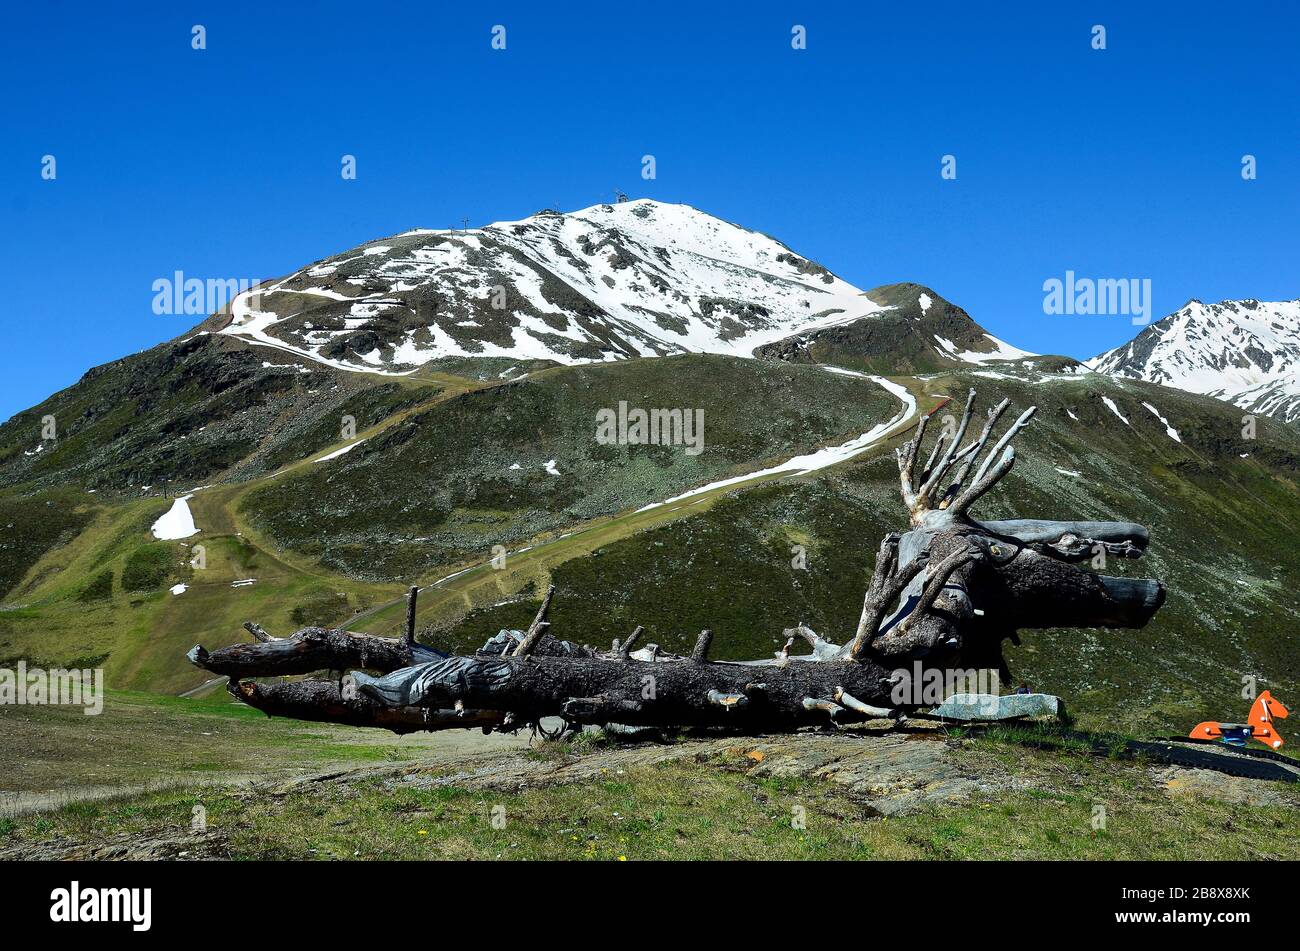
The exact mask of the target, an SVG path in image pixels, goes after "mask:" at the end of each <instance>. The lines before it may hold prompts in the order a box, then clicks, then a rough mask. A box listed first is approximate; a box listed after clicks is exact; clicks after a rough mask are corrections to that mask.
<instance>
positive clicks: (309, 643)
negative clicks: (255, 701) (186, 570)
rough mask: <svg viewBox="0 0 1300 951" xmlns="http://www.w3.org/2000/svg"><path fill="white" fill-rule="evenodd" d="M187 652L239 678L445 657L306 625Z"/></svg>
mask: <svg viewBox="0 0 1300 951" xmlns="http://www.w3.org/2000/svg"><path fill="white" fill-rule="evenodd" d="M187 656H188V657H189V660H190V663H192V664H194V665H196V666H198V667H202V668H203V669H204V670H210V671H212V672H213V673H214V674H224V675H226V676H228V677H231V678H233V679H239V678H241V677H284V676H292V675H295V674H310V673H313V672H314V671H317V670H347V669H350V668H353V667H356V668H361V669H364V670H378V671H382V672H387V671H390V670H398V669H400V668H402V667H410V666H411V665H412V664H423V663H428V662H429V661H431V660H437V659H439V658H440V657H444V656H446V655H444V654H443V653H442V652H441V651H435V650H433V649H432V648H428V647H425V646H424V645H423V644H416V643H414V642H412V643H410V644H407V643H406V642H404V641H400V640H393V639H392V638H388V637H376V636H375V635H373V634H359V633H356V634H354V633H351V632H349V631H337V630H333V629H331V628H325V627H306V628H303V629H302V630H301V631H298V632H297V633H295V634H293V635H292V636H290V637H279V638H272V639H271V640H269V641H259V642H258V643H256V644H231V645H230V646H228V647H222V648H219V649H217V650H215V651H212V652H208V651H207V650H205V649H204V648H203V647H202V646H201V645H195V646H194V647H193V648H191V649H190V652H189V654H188V655H187Z"/></svg>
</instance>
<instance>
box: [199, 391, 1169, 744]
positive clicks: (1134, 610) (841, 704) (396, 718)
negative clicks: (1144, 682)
mask: <svg viewBox="0 0 1300 951" xmlns="http://www.w3.org/2000/svg"><path fill="white" fill-rule="evenodd" d="M974 397H975V394H974V391H973V390H972V391H971V393H970V395H969V397H968V399H967V402H966V410H965V413H964V414H963V416H962V419H961V422H960V424H959V426H958V427H957V428H956V430H955V432H952V433H944V434H942V435H941V436H940V437H939V440H938V442H937V443H936V444H935V446H934V448H933V450H932V451H931V452H930V454H929V457H928V461H927V462H926V464H925V466H924V467H922V468H920V469H919V470H918V466H917V463H918V459H919V450H920V446H921V444H922V440H923V439H924V436H925V430H926V425H927V422H928V419H929V417H922V418H921V420H920V421H919V423H918V425H917V428H916V433H915V436H914V437H913V439H912V440H911V441H909V442H908V443H906V444H905V445H904V446H903V447H901V448H900V449H899V450H898V466H899V480H900V487H901V493H902V496H903V500H904V503H905V504H906V506H907V509H908V512H909V516H910V519H911V528H910V530H909V531H907V532H905V533H902V534H899V535H891V536H888V537H887V538H886V539H885V540H884V542H883V543H882V545H881V547H880V551H879V553H878V555H877V559H876V566H875V572H874V574H873V576H872V579H871V582H870V585H869V586H868V589H867V593H866V597H865V599H864V603H863V607H862V612H861V618H860V620H859V623H858V626H857V629H856V630H855V631H854V632H852V635H851V637H848V638H846V639H845V642H844V643H843V644H842V645H840V644H836V643H831V642H830V641H828V640H826V639H825V638H822V637H820V636H819V635H817V634H816V633H815V632H813V631H811V630H809V629H808V628H807V627H805V626H804V625H802V624H800V625H798V626H797V627H795V628H791V629H788V630H787V631H786V632H785V633H786V635H787V638H788V640H787V642H786V644H785V647H784V648H783V649H782V650H781V651H780V652H779V653H778V654H777V655H776V656H775V657H774V658H771V659H760V660H753V661H745V662H710V661H709V660H708V653H709V648H710V645H711V642H712V637H713V635H712V632H710V631H707V630H706V631H704V632H702V633H701V635H700V637H699V639H698V641H697V644H696V647H695V650H694V651H692V653H691V655H690V656H689V657H673V656H667V655H663V654H661V653H660V652H659V651H658V649H657V648H656V647H655V646H654V645H648V646H647V647H645V648H642V649H639V650H636V651H633V650H632V646H633V644H634V643H635V642H636V641H637V639H638V637H639V636H640V634H641V629H640V628H637V630H636V631H634V632H632V634H631V635H630V636H629V637H628V638H626V639H625V640H624V641H623V642H622V643H621V644H620V643H619V642H618V641H617V640H616V641H615V642H614V645H613V648H612V649H611V650H610V651H608V652H598V651H596V650H594V649H593V648H588V647H580V646H578V645H574V644H571V643H569V642H567V641H562V640H559V639H557V638H555V637H553V636H552V635H551V634H550V632H549V626H550V625H549V622H548V621H547V614H548V611H549V608H550V605H551V602H552V599H553V597H554V594H555V591H554V588H551V589H550V590H548V591H547V592H546V595H545V597H544V598H543V600H542V604H541V607H540V609H539V610H538V612H537V616H536V617H535V618H534V620H533V623H532V624H531V625H530V626H529V628H528V630H527V631H526V632H525V631H503V632H501V633H500V634H498V635H497V636H496V637H494V638H492V639H491V640H490V641H489V642H488V643H487V644H485V645H484V648H483V649H481V650H480V651H479V652H478V653H477V654H476V655H474V656H453V657H448V656H445V655H443V654H441V653H440V652H437V651H434V650H432V649H431V648H426V647H423V646H422V645H419V644H417V643H416V642H415V637H414V624H415V610H414V609H415V598H416V595H417V593H418V591H417V589H414V588H413V589H412V591H411V599H410V605H409V607H410V609H409V612H408V618H407V629H406V634H405V636H404V637H403V638H401V639H398V640H390V639H387V638H379V637H374V636H372V635H367V634H349V633H345V632H342V631H332V630H327V629H323V628H307V629H305V630H302V631H299V632H297V633H296V634H294V635H293V636H292V637H289V638H285V639H282V640H280V639H275V638H271V637H270V636H269V635H267V634H266V633H265V632H264V631H262V630H261V629H260V628H258V627H257V626H256V625H247V627H248V629H249V631H250V632H251V633H252V634H253V635H254V637H255V638H256V639H257V641H258V643H255V644H239V645H233V646H231V647H226V648H222V649H220V650H217V651H213V652H211V653H209V652H207V651H205V650H204V649H203V648H202V647H195V648H194V649H193V651H191V654H190V659H191V660H192V661H193V662H194V663H196V664H198V665H199V666H201V667H204V668H205V669H207V670H210V671H212V672H214V673H221V674H227V675H229V676H230V677H231V678H232V680H233V681H235V682H233V683H232V685H231V691H232V693H234V694H235V695H236V696H238V697H240V698H241V699H243V700H244V701H245V702H247V703H249V704H251V705H253V706H255V707H257V708H258V709H261V710H263V711H265V712H266V713H268V714H269V715H273V716H291V717H297V718H299V719H314V720H327V721H330V722H338V723H347V724H351V725H357V726H381V727H385V728H387V729H391V730H394V731H396V732H399V733H400V732H411V731H414V730H429V729H446V728H450V727H464V726H480V727H482V728H483V729H486V730H492V729H513V728H518V727H519V726H523V725H526V724H536V723H537V722H538V721H539V720H540V719H542V718H543V717H551V716H555V717H563V718H564V719H565V720H566V721H568V722H569V723H570V724H574V725H576V724H609V723H616V724H622V725H627V726H660V727H730V728H734V729H741V730H747V731H771V730H794V729H798V728H800V727H804V726H814V725H826V724H829V723H836V724H843V723H858V722H862V721H864V720H868V719H873V718H878V717H882V716H889V717H895V718H902V717H904V716H906V715H907V714H908V713H909V712H913V711H916V710H918V709H921V708H924V707H927V706H936V705H938V704H939V703H942V702H943V700H945V699H946V698H947V696H948V694H949V693H950V692H952V690H953V687H952V683H953V678H955V677H958V676H961V675H967V674H970V673H973V672H976V671H982V670H987V671H991V672H996V673H997V674H999V675H1001V676H1003V677H1007V676H1009V674H1010V672H1009V671H1008V670H1007V666H1006V662H1005V660H1004V658H1003V656H1002V649H1001V645H1002V642H1003V640H1005V639H1008V638H1010V639H1012V640H1015V639H1016V632H1017V631H1018V630H1021V629H1025V628H1038V627H1140V626H1142V625H1144V624H1146V623H1147V622H1148V621H1149V620H1150V618H1151V617H1152V615H1153V614H1154V613H1155V611H1156V610H1158V609H1159V607H1160V605H1161V604H1162V603H1163V601H1164V595H1165V592H1164V588H1163V586H1162V585H1161V584H1160V583H1159V582H1157V581H1149V580H1133V579H1126V578H1112V577H1107V576H1103V575H1097V574H1092V573H1089V572H1086V571H1082V570H1080V568H1079V567H1077V564H1078V563H1079V562H1082V561H1085V560H1087V559H1089V558H1096V557H1097V556H1099V555H1100V556H1103V557H1104V556H1105V555H1107V554H1112V555H1119V556H1122V557H1127V558H1136V557H1140V556H1141V555H1142V554H1143V553H1144V552H1145V550H1146V548H1147V545H1148V542H1149V538H1148V533H1147V531H1146V529H1145V528H1143V527H1142V526H1140V525H1135V524H1132V523H1127V522H1084V521H1070V520H1066V521H1052V520H1043V519H1006V520H997V521H987V522H981V521H977V520H975V519H973V518H972V517H970V515H969V514H968V511H969V509H970V507H971V506H972V505H973V504H974V503H975V502H976V501H977V500H978V499H979V498H980V497H981V496H982V495H983V494H985V493H986V492H988V491H989V490H990V489H991V488H992V487H993V486H994V485H995V484H996V483H997V482H998V481H999V480H1000V479H1002V478H1003V477H1004V476H1005V475H1006V474H1007V473H1008V472H1009V471H1010V470H1011V468H1012V466H1013V464H1014V462H1015V450H1014V448H1013V447H1012V446H1011V445H1010V443H1011V440H1012V439H1013V438H1014V437H1015V435H1016V434H1017V433H1018V432H1020V431H1021V430H1022V429H1023V428H1024V427H1025V426H1026V425H1028V423H1029V421H1030V419H1031V418H1032V416H1033V413H1034V410H1033V408H1032V407H1031V408H1030V409H1029V410H1027V411H1026V412H1024V413H1023V414H1021V416H1020V417H1019V418H1018V419H1017V420H1016V422H1015V423H1014V424H1013V425H1012V426H1011V427H1010V428H1009V429H1008V430H1007V431H1006V432H1005V433H1004V434H1003V435H1002V437H1001V438H1000V439H999V440H997V442H996V443H995V444H994V445H993V447H992V449H991V450H990V451H989V452H988V454H987V456H986V457H985V458H984V459H983V461H982V462H980V463H979V465H978V466H976V462H977V460H978V458H979V456H980V455H981V453H982V452H983V450H984V447H985V445H986V444H987V443H988V442H989V440H990V439H991V436H992V432H993V428H994V426H995V424H996V422H997V420H998V418H999V417H1000V416H1001V414H1002V413H1003V412H1004V411H1005V409H1006V406H1007V402H1006V401H1005V400H1004V401H1003V402H1002V403H1000V404H999V405H998V406H996V407H994V408H993V410H991V411H990V412H989V414H988V419H987V422H986V424H985V425H984V427H983V431H982V433H981V434H980V436H979V437H977V438H976V439H974V440H973V441H972V442H971V443H969V444H967V445H966V446H964V447H961V448H959V446H960V444H961V441H962V439H963V437H964V434H965V432H966V430H967V427H968V425H969V423H970V420H971V408H972V405H973V402H974ZM798 639H802V640H805V641H807V642H808V644H809V645H810V646H811V649H812V652H811V653H810V654H808V655H804V656H798V655H792V654H791V652H790V650H791V647H792V646H793V644H794V643H795V641H796V640H798ZM322 669H330V670H343V669H352V670H353V671H354V672H353V673H352V674H351V675H350V679H347V680H345V681H343V683H344V684H345V687H340V685H339V683H336V682H332V681H305V682H299V683H282V684H274V685H262V684H252V683H248V682H241V680H242V678H247V677H257V676H275V675H294V674H304V673H309V672H311V671H316V670H322ZM366 671H371V672H374V673H373V674H372V673H367V672H366ZM376 674H377V675H378V676H376ZM936 682H937V684H938V686H937V687H935V686H934V684H935V683H936ZM353 687H355V688H356V689H355V690H353V689H352V688H353ZM936 691H937V694H936ZM992 692H994V693H996V692H997V689H996V686H994V688H993V691H992Z"/></svg>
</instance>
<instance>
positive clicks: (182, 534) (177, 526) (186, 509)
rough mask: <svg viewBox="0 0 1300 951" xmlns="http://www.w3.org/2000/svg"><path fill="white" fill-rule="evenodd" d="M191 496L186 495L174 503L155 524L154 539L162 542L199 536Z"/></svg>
mask: <svg viewBox="0 0 1300 951" xmlns="http://www.w3.org/2000/svg"><path fill="white" fill-rule="evenodd" d="M190 498H191V497H190V496H188V495H185V496H182V497H181V498H179V499H177V500H176V501H175V502H173V503H172V507H171V508H169V509H168V510H167V511H166V512H165V513H163V515H162V516H161V517H160V518H159V519H158V521H156V522H154V523H153V528H152V529H151V530H152V532H153V537H154V538H157V539H159V540H160V541H175V540H176V539H178V538H189V537H190V536H191V535H197V534H198V532H199V529H198V526H197V525H195V524H194V515H193V514H192V513H191V512H190V503H189V500H190Z"/></svg>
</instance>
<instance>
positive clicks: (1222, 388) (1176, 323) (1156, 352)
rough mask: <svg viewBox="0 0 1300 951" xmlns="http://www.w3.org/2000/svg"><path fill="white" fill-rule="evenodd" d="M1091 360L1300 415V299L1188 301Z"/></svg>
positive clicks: (1107, 368)
mask: <svg viewBox="0 0 1300 951" xmlns="http://www.w3.org/2000/svg"><path fill="white" fill-rule="evenodd" d="M1087 365H1088V366H1089V367H1091V368H1093V369H1094V370H1097V371H1098V372H1101V373H1109V374H1111V375H1113V376H1126V377H1131V378H1134V379H1140V380H1148V381H1150V382H1152V383H1161V384H1164V385H1165V386H1172V387H1176V388H1177V389H1180V390H1188V391H1190V392H1192V393H1204V394H1206V395H1207V396H1213V397H1216V398H1218V399H1222V400H1226V401H1227V402H1230V403H1234V404H1236V405H1237V406H1240V407H1242V408H1243V409H1247V410H1250V411H1251V412H1254V413H1259V414H1262V415H1268V416H1274V417H1277V418H1278V419H1284V420H1288V421H1290V420H1296V419H1300V300H1292V301H1257V300H1238V301H1220V302H1219V303H1217V304H1203V303H1201V302H1200V301H1198V300H1193V301H1189V302H1188V303H1187V304H1186V305H1185V306H1184V307H1183V308H1182V309H1181V310H1178V311H1175V312H1174V313H1172V314H1170V315H1169V316H1168V317H1165V318H1163V319H1162V320H1159V321H1157V322H1156V323H1154V324H1152V325H1151V326H1150V327H1147V328H1146V329H1145V330H1143V331H1142V333H1140V334H1138V335H1137V336H1136V337H1135V338H1134V339H1133V340H1131V341H1129V342H1128V343H1126V344H1125V345H1124V346H1122V347H1118V348H1116V349H1114V350H1111V351H1109V352H1107V353H1103V354H1101V355H1100V356H1097V357H1094V358H1093V359H1091V360H1089V361H1087Z"/></svg>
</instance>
